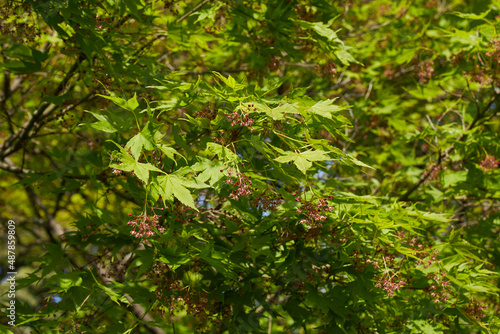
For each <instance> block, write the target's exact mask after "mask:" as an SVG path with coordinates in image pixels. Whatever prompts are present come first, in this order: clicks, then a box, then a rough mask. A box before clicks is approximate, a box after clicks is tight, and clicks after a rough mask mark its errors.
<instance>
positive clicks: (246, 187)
mask: <svg viewBox="0 0 500 334" xmlns="http://www.w3.org/2000/svg"><path fill="white" fill-rule="evenodd" d="M231 175H232V172H231V170H228V176H229V177H230V178H228V179H227V180H226V183H227V184H230V185H234V186H235V187H236V188H235V189H233V191H232V193H231V195H229V197H231V198H232V199H234V200H237V199H238V198H240V196H248V195H250V194H252V191H251V189H250V186H251V185H252V181H251V180H249V179H250V178H251V177H246V176H245V175H244V174H243V173H240V172H238V173H236V180H233V179H232V178H231Z"/></svg>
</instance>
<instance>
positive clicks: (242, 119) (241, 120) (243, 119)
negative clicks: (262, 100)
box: [224, 104, 257, 131]
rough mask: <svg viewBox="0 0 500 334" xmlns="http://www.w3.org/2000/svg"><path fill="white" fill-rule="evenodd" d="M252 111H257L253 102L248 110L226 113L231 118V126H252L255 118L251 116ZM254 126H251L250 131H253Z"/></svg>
mask: <svg viewBox="0 0 500 334" xmlns="http://www.w3.org/2000/svg"><path fill="white" fill-rule="evenodd" d="M251 111H257V108H255V107H254V105H253V104H249V105H248V107H247V111H246V112H244V113H242V114H240V112H239V111H237V110H235V111H234V112H233V113H231V114H230V113H224V115H226V116H227V118H229V119H230V120H231V126H232V127H235V126H243V127H249V126H252V124H253V118H250V114H249V112H251ZM253 130H254V129H253V127H252V128H250V131H253Z"/></svg>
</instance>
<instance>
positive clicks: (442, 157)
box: [398, 94, 500, 202]
mask: <svg viewBox="0 0 500 334" xmlns="http://www.w3.org/2000/svg"><path fill="white" fill-rule="evenodd" d="M499 97H500V94H496V95H494V96H493V97H492V98H491V99H490V100H489V101H488V103H487V104H486V106H484V107H483V108H482V109H481V110H479V111H478V113H477V114H476V117H475V118H474V120H472V122H471V123H470V124H469V126H468V127H467V131H470V130H472V129H473V128H474V127H476V125H477V123H478V122H479V121H480V120H481V119H482V118H484V117H485V116H486V114H487V112H488V111H489V110H490V109H491V107H492V106H493V104H494V103H495V102H496V103H497V105H496V107H495V109H498V103H499V102H500V101H497V100H498V99H499ZM493 114H494V113H493ZM466 139H467V134H462V135H460V136H459V137H458V138H457V142H463V141H465V140H466ZM454 148H455V144H451V145H450V146H449V147H448V148H447V149H446V150H444V151H443V152H441V153H440V154H439V156H438V158H437V160H436V162H435V163H433V164H432V165H431V166H429V167H427V169H426V170H425V171H424V172H423V173H422V174H421V175H420V178H419V179H418V181H417V183H415V184H414V185H413V186H412V187H411V188H410V189H408V190H407V191H406V192H405V193H404V194H403V195H402V196H400V197H399V199H398V200H399V201H403V202H406V201H408V199H409V197H410V195H411V194H412V193H413V192H415V191H416V190H417V189H418V188H419V187H420V186H421V185H422V184H423V183H424V182H425V181H426V180H427V179H428V178H429V176H430V175H431V173H432V171H433V170H434V168H436V167H438V166H439V165H440V164H441V163H442V162H443V161H445V160H446V159H448V157H449V155H450V153H451V152H452V151H453V150H454Z"/></svg>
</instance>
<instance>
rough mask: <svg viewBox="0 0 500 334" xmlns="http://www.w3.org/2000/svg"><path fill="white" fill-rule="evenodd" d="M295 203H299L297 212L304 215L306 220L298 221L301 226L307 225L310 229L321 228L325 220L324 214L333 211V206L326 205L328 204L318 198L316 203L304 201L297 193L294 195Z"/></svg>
mask: <svg viewBox="0 0 500 334" xmlns="http://www.w3.org/2000/svg"><path fill="white" fill-rule="evenodd" d="M294 196H295V201H297V202H300V203H301V206H300V207H299V208H297V212H298V213H300V214H304V215H305V216H306V218H302V219H301V220H300V223H301V224H304V225H309V226H310V227H313V228H314V227H322V226H323V221H325V220H326V215H325V213H326V212H330V211H332V210H333V206H330V205H328V202H327V201H326V200H325V199H323V198H320V199H319V200H318V201H317V202H316V203H314V202H312V201H309V202H308V201H305V200H304V199H302V197H301V196H298V195H297V193H295V194H294Z"/></svg>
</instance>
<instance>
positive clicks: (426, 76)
mask: <svg viewBox="0 0 500 334" xmlns="http://www.w3.org/2000/svg"><path fill="white" fill-rule="evenodd" d="M433 76H434V61H433V60H429V61H426V62H422V63H420V64H419V66H418V79H419V82H420V83H421V84H424V83H426V82H427V81H429V80H430V79H431V78H432V77H433Z"/></svg>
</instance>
